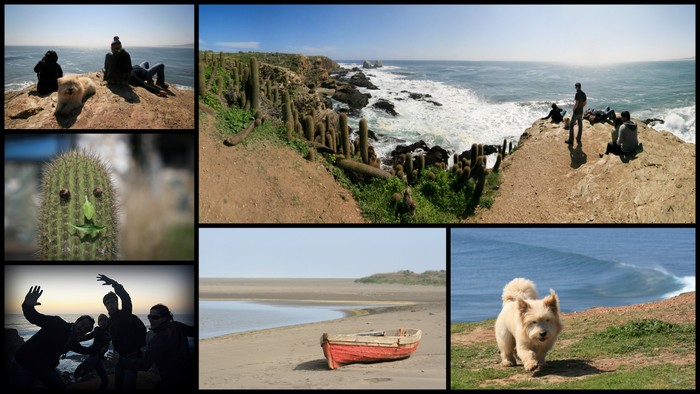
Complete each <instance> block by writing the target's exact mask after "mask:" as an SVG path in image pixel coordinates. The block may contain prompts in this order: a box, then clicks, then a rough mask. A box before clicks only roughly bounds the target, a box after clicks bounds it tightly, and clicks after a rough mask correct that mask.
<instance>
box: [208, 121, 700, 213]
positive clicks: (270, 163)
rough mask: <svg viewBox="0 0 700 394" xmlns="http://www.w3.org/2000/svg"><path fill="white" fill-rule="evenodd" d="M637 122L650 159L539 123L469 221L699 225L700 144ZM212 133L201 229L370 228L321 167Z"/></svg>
mask: <svg viewBox="0 0 700 394" xmlns="http://www.w3.org/2000/svg"><path fill="white" fill-rule="evenodd" d="M637 123H638V125H639V128H640V130H639V139H640V141H642V143H643V144H644V152H642V153H640V154H638V155H637V157H635V158H633V159H632V160H622V159H621V158H620V157H618V156H614V155H609V156H604V157H603V158H600V157H598V154H599V153H601V152H603V151H604V150H605V145H606V144H607V141H608V140H609V139H610V131H611V130H612V126H611V125H608V124H595V125H591V124H590V123H589V122H588V121H584V123H583V124H584V131H583V138H582V143H581V144H575V145H573V146H569V145H567V144H565V143H564V139H566V137H567V135H568V131H567V130H565V129H563V128H562V127H561V126H558V125H553V124H552V123H550V122H546V121H540V120H538V121H536V122H535V123H534V124H533V126H532V127H531V128H529V129H528V130H526V133H527V135H528V136H529V137H528V138H527V141H526V142H525V143H521V144H520V147H519V148H518V150H517V151H516V152H514V153H513V154H512V155H508V156H506V159H505V160H504V162H503V164H502V170H501V186H500V189H499V190H498V191H497V192H496V195H495V197H494V203H493V206H492V207H491V208H490V209H485V208H482V207H478V208H477V210H476V213H475V214H474V215H473V216H471V217H469V218H467V219H466V220H465V221H464V223H473V224H484V223H589V224H590V223H695V205H696V204H695V194H696V191H695V187H696V186H695V183H696V181H695V145H694V144H686V143H683V142H682V141H680V140H679V139H678V138H677V137H675V136H673V135H672V134H671V133H668V132H659V131H656V130H654V129H652V128H648V127H646V125H644V124H643V123H640V122H637ZM214 127H215V125H214V119H213V117H212V116H210V115H207V114H206V113H202V115H201V116H200V131H199V149H200V151H199V153H200V154H199V156H200V162H199V164H200V170H199V171H200V176H199V182H200V183H199V186H200V189H199V190H200V200H199V208H200V209H199V215H200V218H199V221H200V222H201V223H367V220H366V219H363V218H362V216H361V214H360V210H359V208H358V204H357V202H356V201H354V199H353V197H352V195H351V193H350V192H348V191H347V190H346V189H344V188H343V187H342V186H340V185H339V184H338V183H337V182H335V180H334V178H333V176H332V175H331V174H330V173H329V172H328V171H327V170H326V169H325V168H324V167H323V166H322V165H321V164H320V163H318V162H309V161H306V160H304V159H303V158H302V157H300V156H299V154H298V153H296V152H294V151H292V150H291V149H286V148H282V147H277V146H272V145H271V144H264V143H262V144H257V146H250V147H245V146H242V145H236V146H234V147H226V146H224V145H223V144H222V142H221V141H216V140H215V139H214V138H213V135H214V134H213V133H212V132H211V131H212V130H214ZM244 163H245V165H243V164H244ZM233 169H237V170H235V171H234V170H233Z"/></svg>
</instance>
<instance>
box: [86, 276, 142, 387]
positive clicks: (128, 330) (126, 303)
mask: <svg viewBox="0 0 700 394" xmlns="http://www.w3.org/2000/svg"><path fill="white" fill-rule="evenodd" d="M97 280H98V281H103V282H105V283H103V286H107V285H111V286H112V288H113V289H114V292H115V293H116V294H115V293H113V292H109V293H107V294H106V295H105V296H104V297H103V298H102V303H103V304H104V305H105V307H106V308H107V311H108V312H109V336H110V337H111V338H112V346H113V347H114V350H115V351H117V352H119V354H121V355H122V357H125V358H132V357H133V358H139V357H141V345H140V344H139V343H138V342H137V339H138V338H139V335H137V333H135V332H134V328H135V327H134V324H133V321H132V316H131V315H132V314H133V305H132V304H131V297H130V296H129V293H127V292H126V290H124V286H122V285H120V284H119V283H117V281H115V280H114V279H111V278H108V277H107V276H105V275H102V274H99V275H97ZM117 296H119V298H120V299H121V300H122V309H119V302H118V300H117ZM144 332H145V329H144ZM136 375H137V371H136V370H133V369H127V368H123V367H120V366H117V367H116V368H115V369H114V387H115V388H116V389H117V390H120V389H124V390H134V389H135V388H136Z"/></svg>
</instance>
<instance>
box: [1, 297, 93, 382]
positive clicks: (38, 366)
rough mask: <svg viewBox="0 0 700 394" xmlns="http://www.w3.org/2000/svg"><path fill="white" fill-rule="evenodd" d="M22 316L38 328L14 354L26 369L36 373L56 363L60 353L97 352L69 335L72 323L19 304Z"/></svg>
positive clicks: (48, 368) (52, 366) (56, 364)
mask: <svg viewBox="0 0 700 394" xmlns="http://www.w3.org/2000/svg"><path fill="white" fill-rule="evenodd" d="M22 312H24V317H25V318H27V321H29V322H30V323H32V324H34V325H37V326H39V327H41V329H40V330H39V332H37V333H36V334H34V335H32V337H31V338H29V339H28V340H27V342H25V343H24V344H23V345H22V346H20V348H19V349H17V352H16V353H15V360H16V361H17V362H18V363H19V365H21V366H23V367H24V368H25V369H26V370H28V371H30V372H32V373H34V374H36V373H42V372H45V371H47V370H50V369H52V368H56V367H57V366H58V362H59V359H60V357H61V355H62V354H64V353H66V352H67V351H69V350H71V351H74V352H76V353H81V354H92V353H97V350H95V349H90V348H87V347H84V346H82V345H81V344H80V342H79V341H78V338H77V337H75V336H73V335H72V334H73V323H68V322H66V321H65V320H63V319H62V318H60V317H58V316H46V315H43V314H41V313H39V312H37V310H36V309H35V308H34V306H28V305H24V304H22Z"/></svg>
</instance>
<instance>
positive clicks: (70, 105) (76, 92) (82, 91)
mask: <svg viewBox="0 0 700 394" xmlns="http://www.w3.org/2000/svg"><path fill="white" fill-rule="evenodd" d="M93 94H95V84H94V83H93V82H92V80H91V79H90V78H87V77H79V76H77V75H75V74H70V75H66V76H65V77H62V78H59V79H58V103H57V104H56V111H55V114H57V115H69V114H70V113H71V112H72V111H73V110H74V109H76V108H80V107H82V105H83V102H84V101H85V100H86V99H87V98H89V97H90V96H92V95H93Z"/></svg>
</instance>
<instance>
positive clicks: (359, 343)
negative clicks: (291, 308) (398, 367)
mask: <svg viewBox="0 0 700 394" xmlns="http://www.w3.org/2000/svg"><path fill="white" fill-rule="evenodd" d="M420 338H421V330H418V329H413V328H397V329H395V330H388V331H371V332H362V333H358V334H328V333H324V334H323V336H322V337H321V347H322V348H323V355H324V356H326V358H327V359H328V368H330V369H336V368H338V367H340V366H343V365H345V364H351V363H372V362H378V361H389V360H398V359H402V358H406V357H408V356H410V355H411V353H413V352H414V351H415V350H416V349H417V348H418V343H420Z"/></svg>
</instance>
